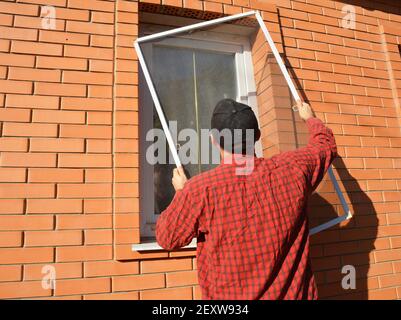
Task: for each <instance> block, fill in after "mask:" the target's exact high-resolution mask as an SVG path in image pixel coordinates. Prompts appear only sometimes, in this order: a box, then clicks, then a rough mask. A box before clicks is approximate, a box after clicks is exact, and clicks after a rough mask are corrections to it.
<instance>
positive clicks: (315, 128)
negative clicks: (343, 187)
mask: <svg viewBox="0 0 401 320" xmlns="http://www.w3.org/2000/svg"><path fill="white" fill-rule="evenodd" d="M306 123H307V126H308V129H309V132H310V140H309V143H308V145H307V146H306V147H304V148H300V149H297V150H295V151H289V152H283V153H281V154H278V155H276V156H274V157H272V158H270V159H263V158H253V157H252V159H253V161H254V167H253V170H252V172H251V173H250V174H248V175H244V174H242V175H241V174H238V171H237V169H238V165H237V163H236V162H232V163H231V164H227V163H222V164H220V165H219V166H218V167H216V168H215V169H213V170H210V171H207V172H204V173H202V174H200V175H197V176H195V177H193V178H191V179H189V180H188V181H187V183H186V184H185V187H184V189H182V190H181V191H178V192H177V193H176V194H175V196H174V199H173V201H172V202H171V204H170V206H169V207H168V208H167V209H166V210H165V211H164V212H163V213H162V214H161V216H160V218H159V220H158V222H157V226H156V238H157V241H158V243H159V244H160V245H161V246H162V247H163V248H165V249H167V250H172V249H176V248H180V247H183V246H185V245H187V244H189V243H190V242H191V240H192V239H193V238H194V237H197V239H198V245H197V262H198V279H199V284H200V287H201V289H202V297H203V299H246V300H248V299H249V300H250V299H316V298H317V289H316V285H315V280H314V276H313V273H312V269H311V265H310V259H309V237H308V233H309V228H308V219H307V214H306V204H307V199H308V196H309V195H310V194H311V192H312V191H313V190H314V189H315V188H316V187H317V185H318V184H319V182H320V181H321V180H322V178H323V176H324V174H325V172H326V170H327V169H328V167H329V165H330V164H331V162H332V160H333V158H334V157H335V156H336V154H337V148H336V143H335V140H334V136H333V133H332V131H331V130H330V129H329V128H327V127H325V126H324V124H323V123H322V122H321V121H320V120H319V119H317V118H311V119H309V120H308V121H307V122H306ZM223 162H224V161H223ZM225 162H226V161H225Z"/></svg>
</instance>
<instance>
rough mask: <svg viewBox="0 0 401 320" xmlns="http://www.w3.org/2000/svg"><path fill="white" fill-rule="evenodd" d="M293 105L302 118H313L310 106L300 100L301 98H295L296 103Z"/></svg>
mask: <svg viewBox="0 0 401 320" xmlns="http://www.w3.org/2000/svg"><path fill="white" fill-rule="evenodd" d="M295 107H296V108H297V109H298V112H299V116H300V117H301V119H302V120H304V121H306V120H308V119H310V118H314V117H315V114H314V113H313V110H312V108H311V107H310V105H309V104H307V103H306V102H302V101H301V100H297V104H296V105H295Z"/></svg>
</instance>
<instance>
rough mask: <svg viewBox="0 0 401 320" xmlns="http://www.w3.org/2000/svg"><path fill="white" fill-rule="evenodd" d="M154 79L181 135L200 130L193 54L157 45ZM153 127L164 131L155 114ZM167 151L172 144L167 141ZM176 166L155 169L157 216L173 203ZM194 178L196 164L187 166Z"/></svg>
mask: <svg viewBox="0 0 401 320" xmlns="http://www.w3.org/2000/svg"><path fill="white" fill-rule="evenodd" d="M152 78H153V82H154V85H155V89H156V91H157V94H158V96H159V100H160V103H161V105H162V108H163V111H164V115H165V116H166V119H167V121H177V132H179V131H180V130H182V129H184V128H192V129H196V118H195V108H194V101H195V96H194V68H193V52H192V50H185V49H179V48H173V47H164V46H156V45H155V46H153V61H152ZM153 125H154V127H155V128H160V129H161V128H162V126H161V123H160V119H159V116H158V115H157V113H156V112H154V114H153ZM166 150H169V149H168V145H167V142H166ZM174 168H175V165H173V164H156V165H155V166H154V184H155V189H154V190H155V213H156V214H159V213H161V212H162V211H163V210H164V209H165V208H166V207H167V206H168V205H169V203H170V202H171V200H172V198H173V196H174V193H175V191H174V188H173V186H172V184H171V177H172V174H173V169H174ZM186 170H188V171H189V174H190V175H193V174H196V173H197V166H196V165H187V166H186Z"/></svg>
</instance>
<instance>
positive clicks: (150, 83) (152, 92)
mask: <svg viewBox="0 0 401 320" xmlns="http://www.w3.org/2000/svg"><path fill="white" fill-rule="evenodd" d="M253 15H254V16H255V18H256V20H257V22H258V24H259V27H260V28H261V30H262V32H263V34H264V36H265V38H266V41H267V42H268V43H269V46H270V49H271V50H272V52H273V55H274V57H275V59H276V61H277V63H278V65H279V67H280V70H281V72H282V73H283V75H284V78H285V80H286V82H287V84H288V87H289V89H290V91H291V94H292V96H293V98H294V100H295V101H299V100H301V97H300V96H299V94H298V91H297V89H296V88H295V85H294V83H293V81H292V79H291V77H290V75H289V73H288V71H287V68H286V67H285V65H284V62H283V60H282V58H281V56H280V53H279V52H278V50H277V48H276V45H275V44H274V41H273V39H272V37H271V35H270V33H269V31H268V30H267V27H266V25H265V23H264V22H263V19H262V16H261V15H260V13H259V11H257V10H253V11H248V12H245V13H239V14H235V15H230V16H225V17H222V18H217V19H213V20H208V21H203V22H199V23H195V24H191V25H188V26H184V27H179V28H175V29H172V30H167V31H163V32H159V33H155V34H151V35H147V36H144V37H140V38H137V39H136V40H135V41H134V48H135V50H136V53H137V56H138V60H139V64H140V65H141V68H142V71H143V75H144V77H145V80H146V83H147V85H148V88H149V92H150V95H151V96H152V100H153V103H154V105H155V109H156V112H157V114H158V116H159V119H160V122H161V125H162V128H163V131H164V133H165V135H166V139H167V143H168V145H169V149H170V151H171V154H172V156H173V159H174V163H175V165H176V166H177V167H180V166H181V160H180V158H179V156H178V151H177V147H176V145H175V143H174V140H173V137H172V135H171V132H170V130H169V127H168V124H167V120H166V118H165V116H164V113H163V109H162V107H161V104H160V101H159V97H158V95H157V93H156V89H155V87H154V85H153V81H152V78H151V76H150V72H149V69H148V67H147V65H146V62H145V59H144V56H143V53H142V50H141V48H140V44H141V43H143V42H147V41H152V40H156V39H160V38H163V37H167V36H172V35H175V34H179V33H183V32H188V31H192V30H195V29H199V28H204V27H208V26H213V25H217V24H221V23H225V22H229V21H232V20H237V19H241V18H245V17H250V16H253ZM294 111H295V110H294ZM328 174H329V177H330V180H331V181H332V183H333V185H334V189H335V192H336V194H337V196H338V197H339V199H340V202H341V206H342V208H343V210H344V214H343V215H341V216H338V217H337V218H334V219H332V220H329V221H328V222H326V223H323V224H321V225H319V226H317V227H314V228H312V229H311V230H310V231H309V235H313V234H316V233H318V232H320V231H323V230H326V229H328V228H330V227H332V226H334V225H336V224H338V223H340V222H342V221H345V220H348V219H350V218H351V217H352V213H351V210H350V208H349V206H348V204H347V202H346V200H345V198H344V195H343V193H342V191H341V189H340V186H339V184H338V181H337V179H336V177H335V176H334V172H333V168H332V167H331V166H330V167H329V169H328Z"/></svg>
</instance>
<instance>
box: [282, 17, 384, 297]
mask: <svg viewBox="0 0 401 320" xmlns="http://www.w3.org/2000/svg"><path fill="white" fill-rule="evenodd" d="M279 25H280V29H281V18H280V13H279ZM281 36H282V43H283V60H284V62H285V65H286V66H287V69H288V71H289V73H290V75H291V77H292V79H293V81H294V84H295V86H296V88H297V89H298V92H299V94H300V95H301V97H302V99H303V101H305V102H307V103H310V102H309V100H308V97H307V95H306V93H305V91H304V90H303V89H302V86H301V83H300V81H299V79H298V78H297V76H296V74H295V72H294V70H293V68H292V66H291V63H290V62H289V60H288V59H286V46H285V39H284V37H283V35H282V33H281ZM293 121H294V128H296V126H295V118H293ZM295 130H296V129H295ZM296 131H297V130H296ZM297 135H298V132H295V136H297ZM298 147H299V145H298ZM333 166H334V168H335V169H336V171H337V173H338V177H339V180H340V182H339V183H340V185H341V184H342V185H343V186H344V189H345V193H346V195H347V197H346V198H348V203H350V208H351V210H352V213H353V218H352V219H351V220H348V221H347V223H344V224H341V225H340V226H335V227H332V228H331V229H328V230H325V231H322V232H320V233H318V234H316V235H313V236H311V250H312V251H311V252H312V267H313V269H314V271H315V276H316V280H317V287H318V291H319V298H320V299H360V300H364V299H369V296H370V295H369V290H373V289H377V288H378V280H377V278H375V277H374V276H375V275H377V274H378V273H379V271H378V269H379V268H374V269H373V268H372V265H373V264H374V263H375V261H374V258H373V251H374V250H375V241H376V237H377V233H378V224H379V223H378V218H377V212H376V210H375V208H374V206H373V203H372V200H371V199H370V198H369V196H368V195H367V194H366V193H365V192H364V191H363V190H362V188H361V187H360V184H359V183H358V181H357V179H356V178H354V177H353V176H352V175H351V173H350V172H349V170H348V169H347V168H346V166H345V163H344V161H343V159H342V158H341V157H338V158H336V159H335V160H334V162H333ZM316 208H318V209H317V210H316ZM322 213H323V216H324V219H325V220H326V221H328V220H330V219H333V218H336V217H338V215H339V214H343V212H342V210H341V207H340V206H339V205H338V204H333V203H332V202H329V201H328V200H327V199H326V198H325V197H324V193H322V194H320V193H319V192H316V193H313V194H312V196H311V197H310V201H309V207H308V214H309V219H310V221H313V220H319V219H322ZM348 265H350V266H353V267H354V268H355V278H356V281H355V285H356V287H355V289H344V288H343V286H342V281H343V279H344V277H346V276H347V274H349V271H347V272H346V273H342V270H343V268H344V266H348ZM344 271H345V270H344Z"/></svg>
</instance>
